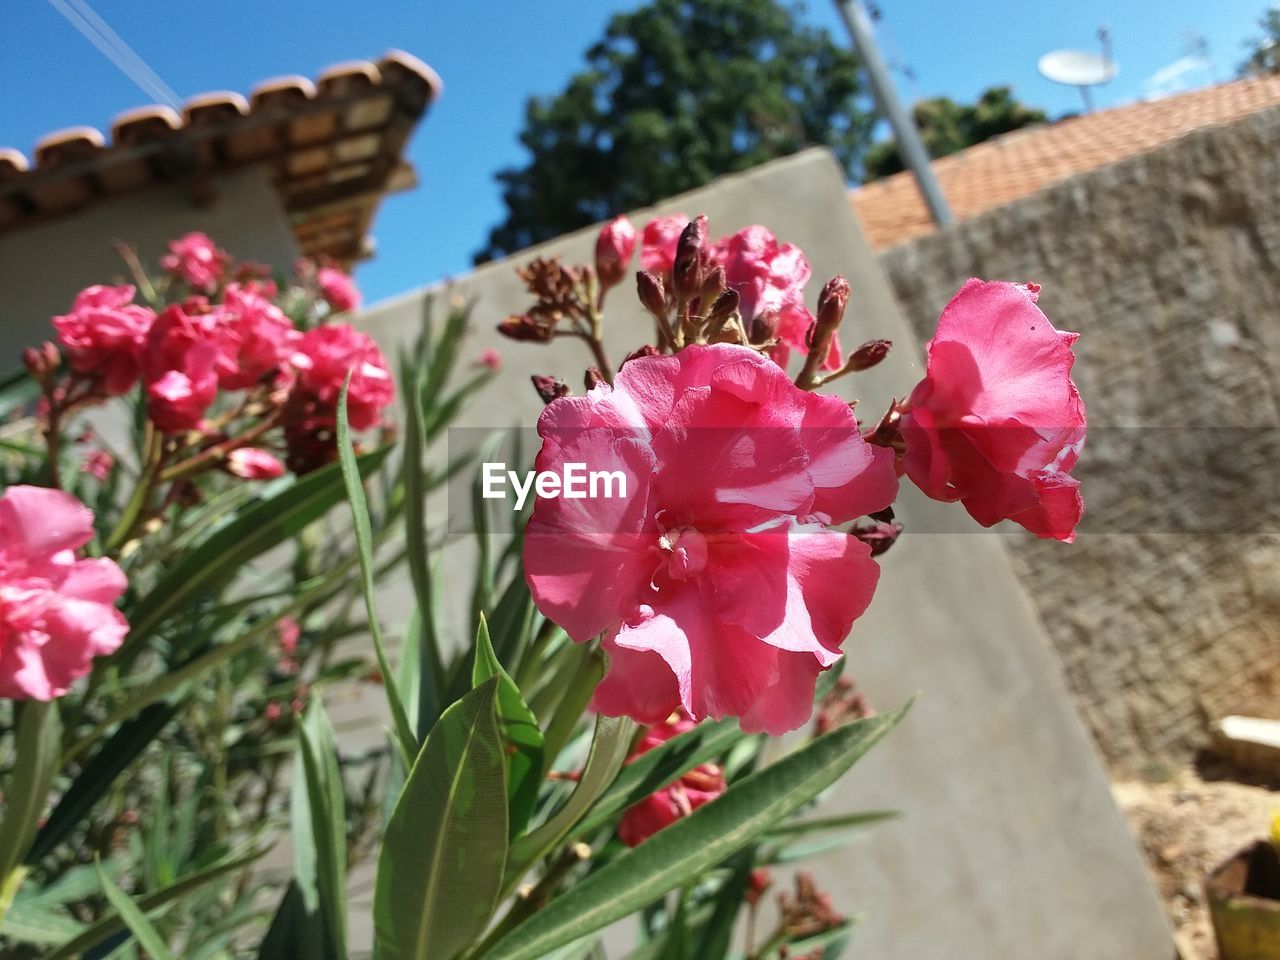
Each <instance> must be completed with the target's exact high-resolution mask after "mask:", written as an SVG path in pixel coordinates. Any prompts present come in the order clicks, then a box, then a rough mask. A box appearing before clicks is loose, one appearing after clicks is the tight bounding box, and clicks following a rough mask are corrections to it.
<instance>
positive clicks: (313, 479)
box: [113, 447, 390, 657]
mask: <svg viewBox="0 0 1280 960" xmlns="http://www.w3.org/2000/svg"><path fill="white" fill-rule="evenodd" d="M389 452H390V448H389V447H384V448H382V449H381V450H375V451H373V452H372V453H368V454H365V455H364V456H363V457H360V458H359V468H360V473H361V475H367V474H369V473H371V472H373V471H374V470H377V469H378V467H379V466H381V464H382V461H383V460H385V459H386V457H387V454H388V453H389ZM342 496H343V475H342V468H341V466H340V465H339V464H329V465H328V466H325V467H321V468H320V469H319V470H316V471H314V472H312V473H309V474H307V475H306V476H305V477H288V478H281V479H280V480H278V481H273V482H272V483H270V484H267V485H266V486H265V487H264V488H263V491H262V493H261V495H260V496H259V498H258V499H257V501H255V502H254V504H253V505H252V506H250V507H248V508H247V509H244V510H241V511H239V512H237V513H236V514H235V515H234V516H233V517H231V518H230V519H229V520H227V521H226V522H224V523H222V524H221V525H220V526H218V527H217V528H216V529H215V530H214V531H213V532H211V533H210V534H209V535H208V536H206V537H205V538H204V539H203V540H201V541H200V543H199V544H198V545H196V546H194V547H192V548H191V549H190V550H188V551H187V552H185V553H184V554H183V555H182V556H181V557H179V558H178V559H177V561H176V562H174V563H173V564H172V565H170V566H169V567H167V568H166V573H165V575H164V576H163V577H161V578H160V580H159V581H158V582H157V583H156V585H155V586H154V587H153V588H152V589H151V592H150V593H148V594H147V595H146V597H144V598H143V599H142V600H141V602H139V603H138V604H137V606H135V607H134V609H132V610H131V611H129V613H128V616H129V624H130V630H129V638H128V639H127V640H126V641H125V645H126V646H127V647H129V648H130V649H134V648H136V647H137V646H138V645H139V644H141V643H142V642H143V641H144V640H145V639H147V638H148V637H149V636H150V635H151V633H152V632H153V631H155V630H156V629H157V628H158V627H159V626H160V625H161V624H162V623H164V622H165V620H167V619H168V618H169V617H170V616H172V615H173V614H174V613H176V612H178V611H181V610H184V609H186V608H187V607H189V606H191V605H192V604H193V603H194V601H195V600H196V599H197V598H198V597H200V596H202V595H203V594H206V593H210V592H213V591H216V590H220V589H221V588H222V587H224V586H226V585H227V584H228V583H230V582H231V581H232V580H233V579H235V577H236V576H237V575H238V574H239V573H240V572H241V571H243V569H244V567H245V565H246V564H248V563H249V562H250V561H252V560H253V559H254V558H255V557H257V556H259V555H261V554H262V553H265V552H266V551H267V550H270V549H271V548H272V547H274V546H276V545H277V544H279V543H281V542H283V541H285V540H288V539H290V538H291V537H294V536H296V535H297V534H298V533H300V532H301V531H302V530H303V529H304V528H305V527H307V526H308V525H309V524H311V523H313V522H314V521H316V520H318V519H320V518H321V517H323V516H324V515H325V514H326V513H328V512H329V510H330V509H332V508H333V507H334V506H335V505H336V504H337V503H339V502H340V501H341V500H342ZM122 649H123V648H122ZM117 655H118V652H117V654H113V657H114V656H117Z"/></svg>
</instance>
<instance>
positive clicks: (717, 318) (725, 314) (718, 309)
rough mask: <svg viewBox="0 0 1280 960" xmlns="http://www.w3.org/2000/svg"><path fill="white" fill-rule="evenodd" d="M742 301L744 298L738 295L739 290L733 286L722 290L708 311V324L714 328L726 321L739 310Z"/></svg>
mask: <svg viewBox="0 0 1280 960" xmlns="http://www.w3.org/2000/svg"><path fill="white" fill-rule="evenodd" d="M741 302H742V298H741V297H740V296H739V295H738V291H737V290H734V289H733V288H732V287H728V288H727V289H725V290H724V291H722V292H721V294H720V295H719V296H718V297H716V298H715V300H714V301H713V302H712V304H711V309H710V310H709V311H707V326H708V327H710V328H711V329H712V330H714V329H716V328H717V327H719V326H721V325H723V324H724V323H726V322H727V321H728V320H729V318H730V317H732V316H733V315H734V314H735V313H737V312H738V305H739V304H740V303H741Z"/></svg>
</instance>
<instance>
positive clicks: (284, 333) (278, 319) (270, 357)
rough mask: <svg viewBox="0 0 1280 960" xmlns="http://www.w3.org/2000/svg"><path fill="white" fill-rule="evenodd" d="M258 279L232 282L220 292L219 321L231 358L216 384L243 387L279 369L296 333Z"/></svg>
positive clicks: (288, 355)
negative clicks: (221, 294) (268, 296)
mask: <svg viewBox="0 0 1280 960" xmlns="http://www.w3.org/2000/svg"><path fill="white" fill-rule="evenodd" d="M264 292H265V289H264V288H260V287H259V285H258V284H257V283H253V282H251V283H249V284H245V285H241V284H238V283H231V284H228V285H227V289H226V291H225V292H224V294H223V298H222V306H223V310H222V313H221V322H222V325H223V327H224V328H225V330H226V334H225V336H224V342H225V343H226V345H227V348H228V351H229V352H230V353H231V354H232V357H231V359H232V362H231V364H230V365H228V366H227V367H226V368H225V369H223V370H222V371H221V374H220V376H219V386H221V387H222V388H223V389H226V390H245V389H248V388H249V387H252V386H255V385H257V384H258V383H260V382H261V381H262V380H263V378H265V377H267V376H268V375H269V374H271V373H273V372H274V371H276V370H278V369H279V368H280V366H281V365H282V364H283V363H284V362H285V361H286V360H288V359H289V357H290V355H291V354H292V353H293V345H294V343H295V342H296V341H297V339H298V337H299V333H298V331H297V330H295V329H294V327H293V323H292V321H290V320H289V318H288V317H287V316H285V313H284V311H283V310H281V309H280V308H279V307H277V306H276V305H275V304H274V303H272V302H271V301H270V300H269V299H267V297H266V296H264V295H263V294H264Z"/></svg>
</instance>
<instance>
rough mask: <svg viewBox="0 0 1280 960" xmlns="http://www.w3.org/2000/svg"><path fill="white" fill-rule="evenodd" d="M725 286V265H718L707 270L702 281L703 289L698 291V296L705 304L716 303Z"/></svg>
mask: <svg viewBox="0 0 1280 960" xmlns="http://www.w3.org/2000/svg"><path fill="white" fill-rule="evenodd" d="M725 287H726V283H725V277H724V267H720V266H717V267H715V268H714V269H712V270H710V271H708V272H707V275H706V277H705V278H704V279H703V281H702V289H701V290H699V291H698V298H699V299H700V300H701V301H702V302H703V303H704V304H706V303H715V301H716V298H717V297H719V296H720V294H721V293H722V292H723V291H724V289H725Z"/></svg>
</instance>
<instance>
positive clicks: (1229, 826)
mask: <svg viewBox="0 0 1280 960" xmlns="http://www.w3.org/2000/svg"><path fill="white" fill-rule="evenodd" d="M1224 774H1225V771H1218V770H1212V769H1206V770H1203V771H1198V770H1196V769H1194V768H1187V769H1185V770H1180V771H1178V772H1177V773H1176V774H1175V775H1174V776H1172V777H1171V778H1169V779H1168V780H1166V781H1164V782H1161V783H1149V782H1146V781H1136V780H1129V781H1120V782H1116V783H1114V784H1113V785H1112V791H1113V792H1114V794H1115V797H1116V802H1117V803H1119V805H1120V807H1121V809H1122V810H1124V812H1125V815H1126V816H1127V817H1128V818H1129V827H1130V829H1131V830H1132V831H1133V833H1134V835H1135V836H1136V837H1137V838H1138V840H1139V842H1140V843H1141V844H1142V848H1143V850H1144V851H1145V853H1146V857H1147V864H1148V866H1150V868H1151V871H1152V873H1153V875H1154V876H1155V879H1156V883H1157V886H1158V887H1159V890H1160V894H1161V896H1162V897H1163V898H1164V902H1165V906H1166V908H1167V909H1168V912H1169V918H1170V920H1171V922H1172V924H1173V928H1174V931H1175V935H1176V938H1177V943H1178V949H1179V950H1180V951H1181V953H1182V957H1183V960H1215V958H1216V955H1217V954H1216V951H1215V949H1214V942H1213V929H1212V925H1211V924H1210V922H1209V912H1208V909H1207V908H1206V906H1205V900H1204V888H1203V879H1204V875H1205V874H1206V873H1207V872H1208V871H1209V870H1211V869H1212V868H1213V867H1215V866H1217V865H1218V864H1219V863H1221V862H1222V861H1223V860H1225V859H1226V858H1227V857H1229V856H1231V854H1233V853H1235V852H1236V851H1237V850H1239V849H1240V848H1242V847H1244V846H1245V845H1246V844H1249V843H1251V842H1253V841H1254V840H1257V839H1259V838H1260V837H1263V836H1265V835H1266V833H1267V829H1268V826H1269V824H1270V822H1271V812H1272V810H1274V809H1276V808H1277V807H1280V791H1277V790H1275V789H1268V788H1267V787H1266V786H1257V785H1252V784H1246V783H1239V782H1236V781H1233V780H1231V779H1219V777H1221V776H1223V775H1224Z"/></svg>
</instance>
